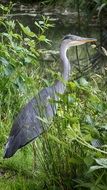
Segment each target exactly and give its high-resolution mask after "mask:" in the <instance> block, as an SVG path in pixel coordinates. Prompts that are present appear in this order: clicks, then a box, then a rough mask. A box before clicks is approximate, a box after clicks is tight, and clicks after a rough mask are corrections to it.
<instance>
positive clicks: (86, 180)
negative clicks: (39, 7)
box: [0, 6, 107, 190]
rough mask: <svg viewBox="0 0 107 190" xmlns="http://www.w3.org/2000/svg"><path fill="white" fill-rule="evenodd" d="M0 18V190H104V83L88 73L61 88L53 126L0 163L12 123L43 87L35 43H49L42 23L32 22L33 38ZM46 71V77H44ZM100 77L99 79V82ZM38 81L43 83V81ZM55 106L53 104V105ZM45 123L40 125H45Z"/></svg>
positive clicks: (106, 149)
mask: <svg viewBox="0 0 107 190" xmlns="http://www.w3.org/2000/svg"><path fill="white" fill-rule="evenodd" d="M0 8H1V12H2V14H3V17H0V26H1V29H0V75H1V76H0V99H1V100H0V102H1V104H0V148H1V150H0V167H1V169H0V189H1V190H4V189H6V190H12V189H13V190H17V189H20V190H22V189H23V190H24V189H25V190H29V189H33V190H34V189H35V190H41V189H45V190H50V189H52V190H71V189H78V190H81V189H83V190H86V189H90V190H106V188H107V158H106V157H107V96H106V93H107V86H106V82H107V77H106V74H107V73H106V72H107V70H106V69H105V76H104V75H98V74H95V73H92V74H91V75H90V78H88V79H86V78H80V79H79V80H77V81H70V82H68V83H67V90H66V93H65V94H64V95H59V96H60V100H59V101H58V102H57V104H58V112H57V115H56V116H55V118H54V121H53V123H52V125H51V127H50V128H49V131H46V132H45V133H44V134H43V135H42V136H41V137H40V138H38V139H37V140H36V141H35V142H34V143H33V145H32V144H30V145H28V146H26V147H25V148H23V149H22V150H20V151H18V152H17V153H16V155H14V157H13V158H11V159H9V160H3V158H2V156H3V150H4V143H5V142H6V139H7V136H8V132H9V131H10V128H11V125H12V121H13V118H14V117H15V115H16V114H17V112H18V110H19V109H20V107H21V106H22V105H24V104H25V102H26V101H28V99H30V98H31V97H32V96H34V95H35V94H37V92H38V90H40V89H41V88H42V87H43V86H46V85H48V84H49V82H48V79H47V78H44V74H43V72H42V70H43V67H42V64H41V62H40V51H39V48H38V47H39V44H40V43H50V42H49V40H48V39H47V38H46V35H45V32H46V30H47V29H48V28H49V27H52V25H51V24H50V23H49V21H48V19H46V18H45V17H43V18H42V20H41V21H39V22H35V27H37V30H38V33H36V34H35V33H34V32H33V31H31V30H30V28H29V27H26V26H23V25H22V24H21V23H19V22H15V21H13V20H9V19H7V17H6V14H8V11H9V9H8V8H7V7H3V6H1V7H0ZM50 73H51V71H49V69H48V71H47V75H48V74H50ZM104 77H105V78H104ZM43 78H44V79H43ZM55 103H56V102H55ZM45 122H46V121H45Z"/></svg>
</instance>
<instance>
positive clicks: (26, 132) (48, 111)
mask: <svg viewBox="0 0 107 190" xmlns="http://www.w3.org/2000/svg"><path fill="white" fill-rule="evenodd" d="M51 97H54V93H53V89H52V88H51V87H49V88H45V89H43V90H42V91H41V92H40V93H39V94H38V95H37V96H36V97H35V98H33V99H32V100H31V101H30V102H29V103H28V104H27V105H26V106H25V107H24V108H23V109H22V110H21V112H20V113H19V114H18V116H17V117H16V119H15V121H14V123H13V126H12V129H11V132H10V136H9V139H8V142H7V144H6V147H5V155H4V158H8V157H11V156H12V155H13V154H14V153H15V152H16V151H17V150H18V149H20V148H21V147H23V146H25V145H26V144H28V143H29V142H30V141H32V140H33V139H35V138H36V137H38V136H39V135H40V134H41V133H42V132H43V131H44V130H45V128H46V127H47V126H46V125H44V123H43V121H42V120H41V119H39V118H44V117H45V118H48V119H49V118H52V117H53V116H54V115H55V112H56V108H55V105H52V104H50V102H49V100H48V99H49V98H51Z"/></svg>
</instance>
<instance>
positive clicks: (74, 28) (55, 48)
mask: <svg viewBox="0 0 107 190" xmlns="http://www.w3.org/2000/svg"><path fill="white" fill-rule="evenodd" d="M9 16H10V17H11V18H12V19H15V20H18V21H19V22H21V23H22V24H23V25H24V26H29V27H30V29H31V30H32V31H34V32H35V33H36V32H37V27H36V25H35V24H34V22H35V21H43V16H44V17H45V18H48V19H49V21H48V22H49V23H50V24H53V25H54V27H51V28H49V29H48V30H47V31H46V36H47V38H48V39H49V40H51V43H52V45H51V46H50V45H47V44H44V43H43V44H42V45H41V44H40V47H39V48H40V49H42V52H44V53H43V59H44V60H45V61H51V62H52V61H53V56H51V55H54V56H56V57H57V54H58V53H59V46H60V43H61V39H62V38H63V37H64V36H65V35H66V34H69V33H71V34H74V35H80V36H84V37H86V36H87V37H94V38H97V39H98V44H100V39H101V28H100V27H99V24H98V23H97V20H95V19H93V18H92V19H90V20H89V21H88V22H87V20H88V19H87V18H86V17H87V16H88V15H86V13H85V12H84V13H83V12H80V13H79V14H78V13H77V12H75V11H74V10H70V9H69V10H63V9H60V8H59V9H58V8H54V9H49V8H44V9H40V8H39V7H38V6H37V5H34V6H33V7H32V6H30V5H28V6H24V5H20V6H19V7H17V6H16V7H14V8H13V10H12V12H11V15H9ZM43 50H44V51H43ZM70 52H71V53H70V59H72V60H74V62H77V59H78V58H79V59H80V60H83V59H84V60H85V61H84V62H85V63H84V62H83V63H82V62H81V63H80V64H87V63H88V64H89V60H88V59H90V57H93V56H92V55H94V54H97V53H96V50H95V49H92V48H90V45H89V44H88V45H86V46H83V48H81V47H79V48H78V51H77V48H76V49H75V48H72V50H71V51H70ZM95 56H96V55H95ZM78 64H79V63H78V62H77V67H78V66H79V65H78Z"/></svg>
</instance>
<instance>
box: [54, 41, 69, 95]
mask: <svg viewBox="0 0 107 190" xmlns="http://www.w3.org/2000/svg"><path fill="white" fill-rule="evenodd" d="M67 49H68V47H67V45H66V44H64V43H63V42H62V44H61V47H60V59H61V66H60V67H61V75H62V80H64V81H65V82H66V81H68V79H69V76H70V71H71V67H70V63H69V60H68V58H67V55H66V53H67ZM65 88H66V85H65V84H64V83H63V82H61V81H57V82H56V84H55V89H56V91H57V92H58V93H61V94H63V93H64V91H65Z"/></svg>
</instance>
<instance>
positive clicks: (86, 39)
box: [77, 37, 97, 43]
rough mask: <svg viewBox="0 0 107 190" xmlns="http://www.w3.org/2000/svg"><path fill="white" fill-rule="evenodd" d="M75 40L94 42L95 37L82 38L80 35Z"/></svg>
mask: <svg viewBox="0 0 107 190" xmlns="http://www.w3.org/2000/svg"><path fill="white" fill-rule="evenodd" d="M77 40H78V41H80V42H83V43H87V42H96V41H97V39H95V38H82V37H80V39H77Z"/></svg>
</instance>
